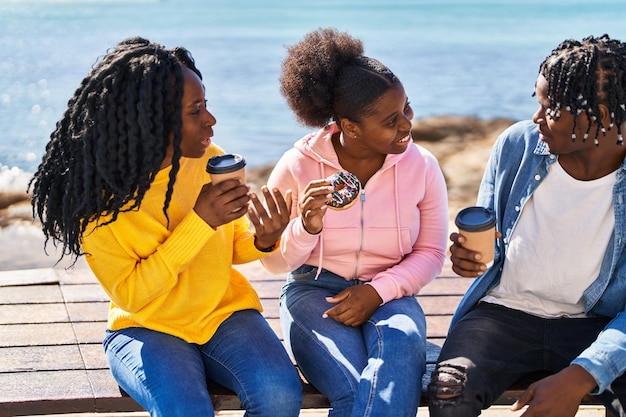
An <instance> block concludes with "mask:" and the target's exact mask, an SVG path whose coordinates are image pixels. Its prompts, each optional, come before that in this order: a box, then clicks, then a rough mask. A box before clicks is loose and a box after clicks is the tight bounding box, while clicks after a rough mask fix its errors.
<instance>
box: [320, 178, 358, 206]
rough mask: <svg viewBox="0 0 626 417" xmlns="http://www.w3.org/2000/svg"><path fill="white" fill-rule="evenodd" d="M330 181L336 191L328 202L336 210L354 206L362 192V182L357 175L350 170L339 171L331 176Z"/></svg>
mask: <svg viewBox="0 0 626 417" xmlns="http://www.w3.org/2000/svg"><path fill="white" fill-rule="evenodd" d="M329 181H330V185H332V186H333V187H334V188H335V191H333V194H332V196H331V199H330V200H329V201H327V202H326V204H327V205H328V206H329V207H330V208H332V209H335V210H345V209H347V208H349V207H352V205H353V204H354V203H355V202H356V200H357V198H359V193H360V192H361V182H360V181H359V179H358V178H357V177H356V175H354V174H353V173H351V172H348V171H342V172H337V173H336V174H333V175H332V176H331V177H330V178H329Z"/></svg>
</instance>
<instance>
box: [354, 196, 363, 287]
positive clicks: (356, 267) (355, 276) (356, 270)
mask: <svg viewBox="0 0 626 417" xmlns="http://www.w3.org/2000/svg"><path fill="white" fill-rule="evenodd" d="M359 199H360V200H361V231H360V234H361V237H360V239H359V251H358V252H357V253H356V259H355V264H354V278H355V279H358V277H359V275H358V269H359V255H361V251H362V250H363V225H364V219H363V217H364V216H363V211H364V210H365V189H364V188H361V195H360V196H359Z"/></svg>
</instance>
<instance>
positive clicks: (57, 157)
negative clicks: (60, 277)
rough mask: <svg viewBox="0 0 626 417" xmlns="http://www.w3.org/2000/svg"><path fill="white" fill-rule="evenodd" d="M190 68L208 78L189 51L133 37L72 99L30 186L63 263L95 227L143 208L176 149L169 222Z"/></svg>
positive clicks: (35, 207)
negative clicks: (91, 226)
mask: <svg viewBox="0 0 626 417" xmlns="http://www.w3.org/2000/svg"><path fill="white" fill-rule="evenodd" d="M183 67H186V68H189V69H190V70H192V71H193V72H195V73H196V74H197V75H198V76H199V77H200V78H202V75H201V74H200V72H199V71H198V69H197V68H196V66H195V63H194V60H193V58H192V56H191V54H190V53H189V51H187V50H186V49H185V48H182V47H178V48H174V49H165V48H164V47H163V46H162V45H160V44H157V43H153V42H150V41H148V40H146V39H143V38H140V37H133V38H128V39H126V40H123V41H122V42H120V43H119V44H118V45H117V46H116V47H115V48H113V49H112V50H109V51H108V52H107V54H106V55H105V56H104V57H102V59H100V60H99V62H97V63H96V64H95V65H94V67H93V68H92V70H91V72H90V73H89V74H88V75H87V76H86V77H85V78H84V79H83V81H82V83H81V84H80V86H79V87H78V89H77V90H76V91H75V93H74V96H73V97H72V98H70V100H69V101H68V106H67V109H66V111H65V113H64V114H63V117H62V118H61V119H60V120H59V121H58V122H57V124H56V128H55V130H54V132H52V134H51V135H50V141H49V142H48V144H47V145H46V152H45V154H44V156H43V159H42V162H41V164H40V165H39V167H38V169H37V171H36V173H35V175H34V177H33V178H32V179H31V181H30V183H29V190H30V189H31V187H32V198H31V204H32V206H33V217H34V218H37V219H39V221H40V222H41V224H42V230H43V233H44V235H45V245H44V246H47V244H48V242H49V240H50V239H52V241H53V243H54V246H55V247H57V246H61V247H62V249H63V250H62V252H61V255H60V258H63V256H65V255H72V256H73V257H74V260H76V259H77V258H78V256H80V255H82V254H83V252H82V250H81V240H82V239H81V238H82V235H83V233H84V232H85V230H86V229H87V226H88V224H89V223H91V222H98V221H99V220H102V222H101V223H102V224H108V223H111V222H113V221H115V220H116V219H117V216H118V215H119V213H121V212H125V211H130V210H133V209H136V208H138V207H139V206H140V205H141V201H142V199H143V197H144V195H145V193H146V191H147V190H148V189H149V188H150V184H151V183H152V181H153V180H154V178H155V175H156V174H157V172H158V171H159V169H160V166H161V164H162V163H163V160H164V158H165V156H166V152H167V149H168V147H170V146H172V147H173V158H172V168H171V171H170V175H169V183H168V188H167V192H166V195H165V197H164V202H163V213H164V214H165V217H166V219H167V218H168V216H167V208H168V206H169V204H170V200H171V197H172V192H173V186H174V182H175V181H176V174H177V173H178V170H179V168H180V163H179V161H180V157H181V150H180V142H181V128H182V115H181V109H182V105H181V100H182V96H183V85H184V78H183ZM59 260H60V259H59Z"/></svg>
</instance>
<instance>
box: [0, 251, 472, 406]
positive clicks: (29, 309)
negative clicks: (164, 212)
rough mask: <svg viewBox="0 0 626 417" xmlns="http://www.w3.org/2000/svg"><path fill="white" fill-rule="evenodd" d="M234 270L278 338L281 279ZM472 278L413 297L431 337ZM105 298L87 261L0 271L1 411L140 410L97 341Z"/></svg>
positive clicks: (437, 284) (249, 267)
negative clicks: (112, 371) (241, 276)
mask: <svg viewBox="0 0 626 417" xmlns="http://www.w3.org/2000/svg"><path fill="white" fill-rule="evenodd" d="M237 268H238V269H239V270H240V271H241V272H242V273H244V275H246V276H247V277H248V279H249V280H250V281H251V282H252V284H253V285H254V287H255V288H256V290H257V291H258V293H259V296H260V297H261V301H262V303H263V307H264V310H265V311H264V315H265V317H266V318H267V319H268V321H269V322H270V325H271V326H272V328H273V329H274V330H275V331H276V333H277V334H278V335H279V336H281V329H280V324H279V318H278V300H277V298H278V295H279V294H280V288H281V286H282V284H283V282H284V277H283V276H277V275H270V274H268V273H266V272H265V270H263V268H262V267H261V265H260V263H259V262H253V263H250V264H246V265H240V266H237ZM470 283H471V280H467V279H463V278H460V277H457V276H454V274H453V273H451V272H450V271H449V270H448V271H447V272H445V273H444V274H442V276H441V277H440V278H438V279H437V280H435V281H434V282H433V283H431V284H429V285H428V286H426V288H425V289H424V291H423V293H422V294H420V295H419V296H418V298H419V300H420V302H421V304H422V306H423V308H424V310H425V311H426V312H428V318H427V320H428V337H429V340H430V341H432V342H433V343H435V344H438V345H441V343H442V342H443V340H444V338H445V335H446V331H447V329H448V325H449V322H450V319H451V314H452V312H453V310H454V308H455V307H456V305H457V304H458V302H459V300H460V298H461V296H462V294H463V293H464V292H465V290H466V289H467V287H468V285H469V284H470ZM108 304H109V302H108V298H107V295H106V294H105V292H104V291H103V290H102V288H101V287H100V285H99V284H98V282H97V281H96V279H95V277H94V276H93V274H92V273H91V271H90V270H89V269H87V268H84V267H79V268H74V269H70V270H64V269H52V268H45V269H31V270H19V271H2V272H0V416H15V415H28V414H36V413H40V414H41V412H42V411H45V413H47V414H53V413H78V412H97V411H99V410H110V409H111V408H112V407H111V403H112V402H115V404H116V405H115V407H114V408H115V410H119V411H135V410H139V409H140V408H138V406H137V405H136V404H135V403H134V401H132V400H131V399H129V398H125V399H120V392H119V389H118V386H117V384H116V383H115V381H114V380H113V377H112V376H111V374H110V371H109V369H108V367H107V363H106V358H105V356H104V352H103V349H102V345H101V342H102V338H103V335H104V330H105V328H106V318H107V311H108ZM281 338H282V336H281ZM313 405H314V404H313ZM224 407H226V408H228V405H227V404H226V405H224Z"/></svg>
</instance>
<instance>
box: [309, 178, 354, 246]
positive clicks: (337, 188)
mask: <svg viewBox="0 0 626 417" xmlns="http://www.w3.org/2000/svg"><path fill="white" fill-rule="evenodd" d="M360 192H361V183H360V182H359V179H358V178H357V177H356V175H354V174H352V173H350V172H347V171H342V172H337V173H335V174H333V175H331V176H330V177H329V178H326V179H323V180H315V181H311V182H310V183H309V184H307V187H306V188H305V190H304V197H303V199H302V202H301V203H300V213H302V224H303V225H304V228H305V229H306V230H307V232H309V233H311V234H317V233H319V232H321V231H322V227H323V223H322V218H323V217H324V213H325V212H326V208H327V207H330V208H332V209H334V210H345V209H348V208H350V207H352V205H354V203H355V202H356V200H357V198H358V197H359V193H360Z"/></svg>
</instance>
